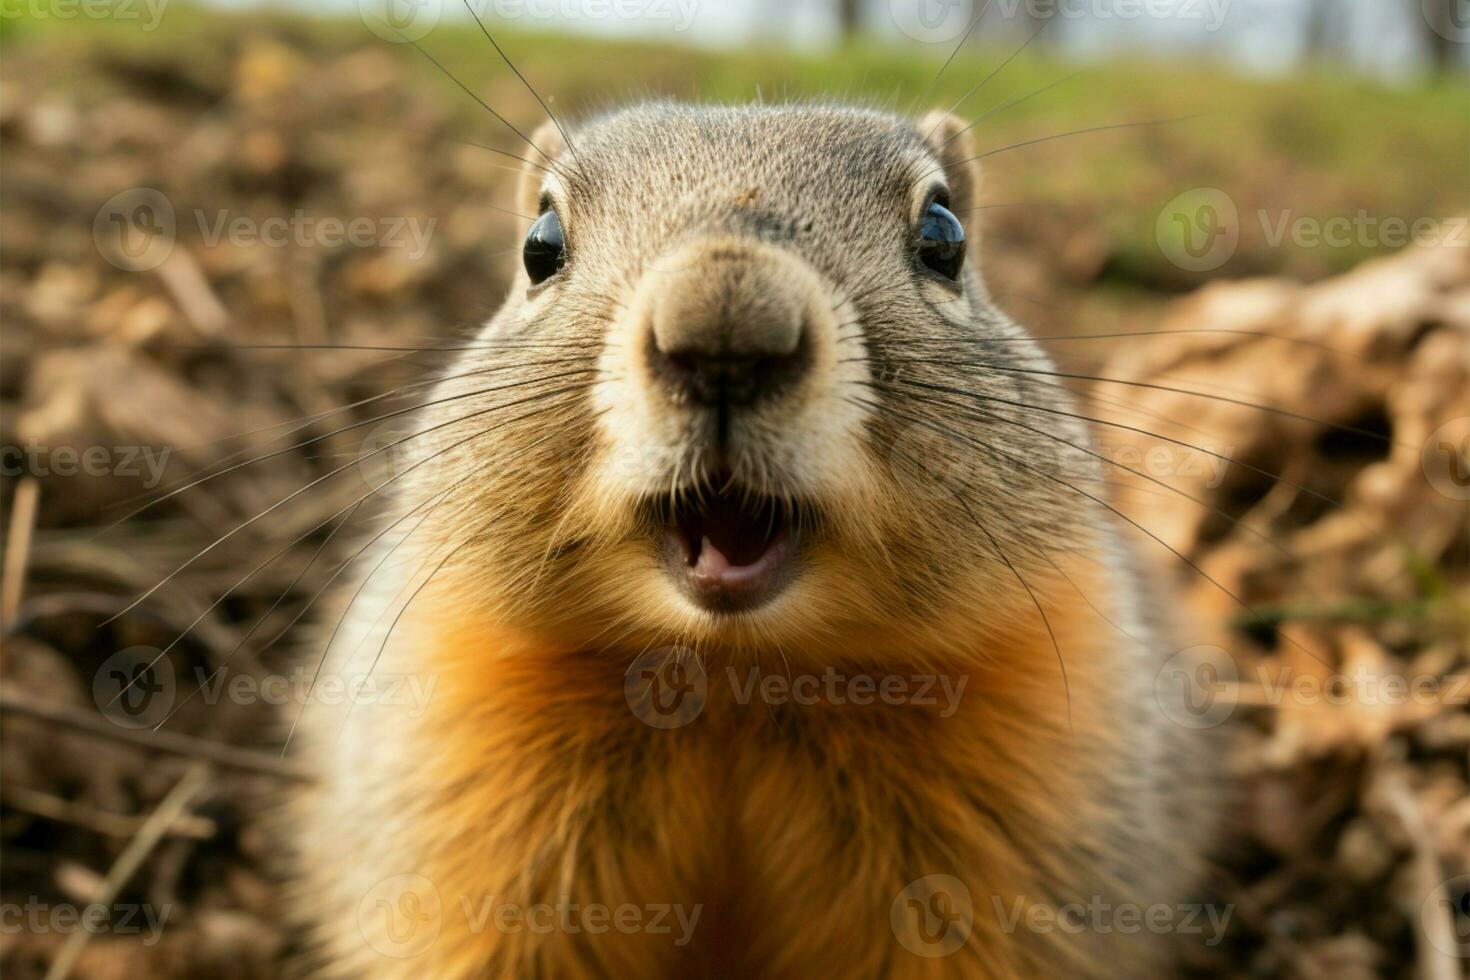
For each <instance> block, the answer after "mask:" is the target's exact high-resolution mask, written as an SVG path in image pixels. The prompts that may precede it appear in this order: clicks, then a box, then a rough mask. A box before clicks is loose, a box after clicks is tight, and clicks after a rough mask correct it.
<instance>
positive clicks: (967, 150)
mask: <svg viewBox="0 0 1470 980" xmlns="http://www.w3.org/2000/svg"><path fill="white" fill-rule="evenodd" d="M969 127H970V124H969V123H967V122H965V121H964V120H963V119H961V118H960V117H959V116H956V115H953V114H951V113H949V112H945V111H944V110H943V109H935V110H934V111H933V112H928V113H925V114H924V117H923V118H922V119H920V120H919V135H920V136H922V137H924V143H925V145H927V146H928V147H929V152H931V153H933V154H934V155H935V156H936V157H938V158H939V162H940V163H941V164H942V165H943V166H944V176H945V179H946V180H948V181H949V190H950V210H951V211H953V212H954V213H955V214H957V215H959V216H960V220H961V221H964V219H965V217H966V216H967V214H968V212H969V211H971V210H972V209H973V208H974V207H975V206H976V205H977V204H978V203H979V202H978V200H977V199H978V198H979V196H980V163H979V161H978V160H976V159H975V157H976V156H977V154H976V153H975V145H974V144H973V143H971V142H970V128H969Z"/></svg>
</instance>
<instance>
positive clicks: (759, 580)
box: [664, 487, 796, 612]
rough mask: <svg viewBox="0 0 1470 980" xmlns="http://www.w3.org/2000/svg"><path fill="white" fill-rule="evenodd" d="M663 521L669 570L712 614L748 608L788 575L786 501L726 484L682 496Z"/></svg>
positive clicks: (791, 539) (792, 540)
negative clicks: (664, 521) (719, 487)
mask: <svg viewBox="0 0 1470 980" xmlns="http://www.w3.org/2000/svg"><path fill="white" fill-rule="evenodd" d="M665 519H666V521H667V523H666V524H665V528H664V539H665V549H666V559H667V561H668V563H669V566H670V571H671V572H672V573H673V574H674V575H675V577H676V578H677V579H679V580H681V582H682V584H683V586H684V588H685V589H686V591H687V592H688V594H689V595H690V597H691V598H692V599H693V600H694V601H695V602H696V603H697V604H699V605H700V606H703V607H704V608H706V609H708V610H710V611H712V612H738V611H741V610H745V609H753V608H755V607H756V606H759V605H760V604H761V603H763V602H766V601H767V600H769V599H771V598H772V597H774V596H775V595H777V594H778V593H779V592H780V591H781V589H782V588H784V587H785V585H786V584H787V582H788V581H789V580H790V578H791V572H792V566H793V564H794V558H795V555H796V528H795V522H794V520H793V513H792V506H791V504H790V503H789V502H784V501H780V500H777V499H775V498H772V497H764V496H760V495H756V494H752V493H750V492H748V491H744V490H742V489H740V488H738V487H727V488H724V489H720V490H715V491H711V492H708V493H705V494H703V495H699V494H689V495H687V496H686V497H685V498H684V499H681V500H680V502H679V503H678V504H676V505H675V506H674V507H673V508H672V512H671V513H667V514H666V515H665Z"/></svg>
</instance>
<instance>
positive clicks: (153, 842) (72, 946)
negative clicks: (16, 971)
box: [46, 762, 209, 980]
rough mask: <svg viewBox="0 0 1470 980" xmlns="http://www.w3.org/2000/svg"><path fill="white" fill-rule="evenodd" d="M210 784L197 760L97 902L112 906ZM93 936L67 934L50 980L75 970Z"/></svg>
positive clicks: (121, 858) (117, 865)
mask: <svg viewBox="0 0 1470 980" xmlns="http://www.w3.org/2000/svg"><path fill="white" fill-rule="evenodd" d="M208 783H209V767H208V766H207V765H205V764H204V763H202V762H198V763H195V764H194V765H193V766H191V767H190V768H189V771H188V772H186V773H184V775H183V778H182V779H180V780H179V781H178V782H177V783H175V784H174V788H173V789H171V790H169V791H168V795H167V796H165V797H164V798H163V802H162V803H159V804H158V809H156V810H154V811H153V813H152V814H150V815H149V817H148V819H147V820H145V821H144V822H143V825H142V826H141V827H139V828H138V833H137V835H136V836H135V837H134V838H133V839H132V840H131V841H129V842H128V846H127V847H125V848H123V852H122V853H121V854H119V855H118V856H117V860H116V861H114V862H113V864H112V868H111V869H110V870H109V871H108V872H107V878H106V880H105V881H103V883H102V890H101V893H100V894H98V896H97V901H96V902H95V903H94V904H97V905H101V906H104V907H107V906H110V905H112V903H113V902H114V901H115V900H116V899H117V896H118V895H119V894H120V893H121V892H122V890H123V888H124V887H125V886H126V885H127V883H128V882H129V881H130V880H131V879H132V877H133V875H134V873H136V872H137V870H138V868H139V867H140V866H141V865H142V864H143V861H144V860H146V859H147V857H148V855H149V854H151V853H152V852H153V848H155V847H157V846H158V842H159V841H161V840H163V835H164V834H166V833H167V832H168V829H169V828H170V827H172V826H173V824H174V821H175V820H178V819H179V818H180V817H182V816H183V815H184V811H185V809H186V808H187V807H188V806H189V804H190V803H191V802H192V801H193V799H194V797H196V796H198V795H199V793H200V791H201V790H203V789H204V787H205V786H206V785H208ZM91 938H92V930H90V929H78V930H76V931H75V932H73V933H72V934H71V935H69V936H67V937H66V943H65V945H63V946H62V947H61V952H60V953H58V954H57V955H56V959H55V960H53V961H52V963H51V969H50V970H48V971H46V980H65V978H66V976H67V975H68V974H69V973H71V968H72V967H73V966H75V965H76V962H77V959H78V958H79V957H80V956H81V955H82V950H84V949H85V948H86V946H87V941H88V940H90V939H91Z"/></svg>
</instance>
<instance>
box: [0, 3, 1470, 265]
mask: <svg viewBox="0 0 1470 980" xmlns="http://www.w3.org/2000/svg"><path fill="white" fill-rule="evenodd" d="M492 26H493V27H494V30H495V31H496V34H497V36H498V38H499V39H500V41H501V42H502V45H503V46H504V47H505V49H506V50H507V51H508V52H510V53H511V55H512V57H514V58H515V59H516V60H517V62H518V64H519V65H520V67H521V68H522V69H523V70H524V71H525V73H526V74H527V75H528V76H529V77H530V78H531V79H532V80H533V81H534V82H535V83H536V85H537V86H538V88H540V89H541V90H542V91H543V92H544V93H546V94H547V95H549V96H550V97H552V99H553V100H554V101H553V105H554V107H555V108H556V109H557V110H558V111H559V112H561V113H563V114H564V115H567V116H570V117H573V118H575V117H577V116H580V115H585V114H588V113H590V112H595V111H597V110H600V109H602V108H605V107H607V106H609V105H613V104H617V103H619V102H623V101H627V100H628V99H633V98H640V97H645V96H648V95H657V96H666V97H675V98H683V99H700V100H712V101H720V102H733V101H747V100H751V99H755V98H757V97H761V98H764V99H766V100H767V101H775V100H782V99H788V98H810V97H817V98H839V99H848V100H855V101H860V102H865V103H873V104H881V105H891V106H896V107H898V108H900V109H906V108H907V107H908V106H909V105H910V104H911V103H912V102H913V101H914V100H915V99H916V98H917V97H918V96H919V95H920V94H921V93H923V92H924V91H925V90H926V88H927V87H928V86H929V83H930V81H931V79H932V78H933V76H934V73H935V71H936V69H937V68H938V65H939V62H940V61H941V60H942V58H943V55H944V53H945V52H943V51H942V50H938V49H932V50H919V49H916V48H913V47H898V46H880V45H876V44H872V45H857V46H853V47H849V48H846V49H844V50H841V51H837V52H832V53H829V54H821V55H795V54H790V53H786V52H782V51H779V50H774V49H772V50H764V51H739V52H733V53H732V52H718V51H708V50H693V49H686V48H680V47H673V46H668V45H661V44H651V43H631V42H616V43H613V42H605V41H596V40H589V39H585V38H575V37H567V36H557V35H545V34H541V35H537V34H529V33H524V32H521V31H518V30H515V29H512V28H510V27H507V26H505V25H492ZM241 35H245V36H250V35H272V36H276V37H279V38H282V39H284V40H285V41H286V42H287V43H289V44H292V45H293V46H299V47H302V48H304V49H306V50H308V51H310V52H314V53H315V55H316V56H318V57H321V56H326V55H329V54H331V53H335V52H342V51H347V50H351V49H356V48H362V47H366V46H376V47H379V48H381V49H384V50H387V51H389V52H390V53H391V54H392V55H393V56H394V57H397V58H401V59H403V61H404V64H405V65H407V66H410V67H409V73H410V74H409V77H410V78H412V79H414V83H413V84H415V85H422V86H424V87H425V90H427V91H437V93H438V97H439V98H442V102H443V104H444V105H445V106H449V107H454V108H453V110H452V111H453V112H454V113H455V114H456V120H457V125H458V126H459V127H460V132H462V133H463V135H464V136H465V137H466V138H472V139H486V138H489V139H501V138H502V137H504V138H503V140H502V142H503V144H504V145H507V146H509V145H511V143H512V142H513V137H508V136H507V135H506V134H505V133H504V131H503V130H501V129H499V127H498V124H496V123H495V122H494V120H492V119H490V118H489V117H488V116H486V114H485V113H484V112H483V111H482V110H481V109H479V107H478V106H476V105H475V104H474V102H472V101H471V100H470V99H469V98H468V97H467V96H466V95H465V94H464V93H463V92H462V91H460V90H459V89H458V88H457V87H456V86H455V84H454V83H453V82H451V81H450V80H448V79H446V78H444V77H443V76H442V75H440V74H439V73H438V72H437V71H436V70H435V69H434V68H433V66H431V65H430V64H428V62H427V61H425V60H424V59H422V58H421V57H419V55H418V54H417V53H415V52H414V51H413V50H412V48H410V47H409V46H407V45H402V44H389V43H387V42H384V41H382V40H380V39H378V38H376V37H375V36H373V35H372V34H371V33H369V32H368V31H367V30H366V29H365V27H364V26H363V25H362V24H361V23H360V22H359V21H358V20H356V19H355V18H341V19H317V18H309V17H304V16H301V15H289V14H279V13H275V14H269V15H259V14H257V15H253V16H247V15H241V14H220V13H214V12H207V11H203V10H200V9H198V8H194V7H190V6H186V5H183V4H179V3H175V4H170V5H169V6H168V7H167V9H166V12H165V15H164V16H163V18H162V21H161V23H160V24H159V26H158V29H157V30H155V31H152V32H144V31H142V30H140V29H139V27H138V25H137V24H135V23H118V22H108V21H95V20H93V21H88V20H81V19H78V20H72V21H66V22H61V21H55V20H49V21H36V20H27V19H5V20H3V21H0V39H3V43H4V46H5V47H6V48H7V49H9V50H10V51H11V52H12V53H13V52H14V51H15V50H16V49H17V47H19V46H25V47H29V46H32V45H37V46H41V47H43V48H49V49H51V50H54V51H65V50H67V49H70V53H71V54H72V55H73V56H76V55H78V54H79V53H87V54H97V53H103V52H105V53H107V54H108V55H109V56H113V57H122V58H139V59H148V58H152V57H157V56H161V55H164V54H170V55H172V54H175V53H177V52H180V51H184V52H187V57H188V58H189V59H191V60H192V61H193V62H195V63H197V65H198V70H200V71H204V72H209V71H228V68H229V64H228V62H229V60H230V59H229V54H228V52H229V50H230V48H231V46H232V45H233V44H234V43H236V42H237V40H238V38H239V37H240V36H241ZM424 45H425V47H426V48H427V49H428V50H430V51H431V52H433V54H434V56H435V57H436V58H437V59H439V60H440V61H441V62H442V63H444V64H445V65H446V66H448V67H449V68H450V69H451V70H452V71H453V72H454V74H455V75H456V77H457V78H458V79H459V80H460V81H462V82H464V83H465V84H466V85H468V86H469V87H470V88H471V89H473V90H474V91H476V92H477V93H481V94H483V95H484V97H485V98H486V99H487V101H490V102H491V103H492V104H494V105H495V106H496V107H497V108H498V109H500V110H501V111H502V112H503V113H504V114H505V115H507V116H508V117H510V118H511V119H513V120H516V121H517V122H519V123H523V124H525V125H528V126H529V125H534V119H535V117H536V107H535V105H534V103H532V102H531V101H530V99H529V97H527V96H526V94H525V92H524V91H523V90H522V89H520V88H519V85H518V83H517V82H516V81H515V79H514V78H513V77H512V76H511V75H510V74H509V72H508V71H506V69H505V68H504V67H503V66H502V65H501V64H500V63H499V61H498V59H497V58H496V57H495V56H494V54H493V52H492V51H491V50H490V48H489V46H488V44H487V43H486V41H485V39H484V38H483V37H482V36H481V35H480V34H479V32H478V30H477V29H476V28H475V27H474V25H473V24H469V23H458V22H445V23H442V24H440V25H439V26H438V27H437V28H436V29H435V30H434V31H433V32H432V33H431V34H430V35H429V37H428V38H427V39H426V40H425V42H424ZM1009 53H1010V52H1008V51H1000V50H986V49H984V48H979V49H977V50H975V51H973V52H966V53H965V54H964V55H962V56H961V57H959V58H957V59H956V60H955V62H954V64H952V65H951V66H950V68H949V70H948V71H947V72H946V73H945V76H944V77H943V78H942V79H941V80H940V82H939V83H938V84H937V85H936V86H934V89H933V92H932V94H931V95H930V96H929V97H928V98H927V100H926V101H927V103H928V104H929V105H930V106H945V107H947V106H950V105H953V104H954V103H956V102H957V101H959V100H960V99H961V97H962V96H963V95H964V94H965V92H966V90H967V89H969V88H971V87H972V86H973V85H974V84H975V83H976V82H977V81H979V80H980V79H982V78H984V77H985V76H986V75H987V74H988V73H989V72H990V71H991V70H992V69H993V68H994V67H995V66H996V65H998V64H999V63H1000V62H1001V61H1002V60H1004V59H1005V57H1007V56H1008V55H1009ZM10 60H13V59H10ZM1077 67H1078V66H1076V65H1072V64H1069V63H1065V62H1062V61H1059V60H1056V59H1054V58H1052V57H1049V56H1048V55H1047V54H1046V53H1044V52H1031V51H1027V52H1025V53H1023V54H1022V55H1021V56H1019V57H1017V58H1016V59H1015V60H1014V61H1013V62H1011V63H1010V64H1009V65H1008V66H1007V67H1006V69H1005V70H1004V71H1003V72H1001V73H1000V74H999V75H998V77H996V78H995V79H994V80H993V81H991V82H990V83H989V84H988V85H986V86H985V87H984V88H983V89H982V90H981V91H979V92H977V93H975V94H973V95H972V96H971V97H969V98H968V99H967V100H965V101H964V102H963V103H962V104H961V105H960V107H959V109H958V110H957V111H958V112H959V113H960V114H962V115H965V116H967V117H969V118H974V117H975V116H976V115H979V114H981V113H985V112H988V111H990V110H992V109H994V108H995V107H998V106H1003V105H1005V104H1006V103H1007V102H1010V101H1011V100H1013V99H1017V98H1020V97H1022V96H1026V95H1028V94H1031V93H1035V92H1037V91H1038V90H1040V89H1043V88H1045V87H1046V86H1048V85H1051V84H1052V83H1054V82H1057V81H1058V80H1059V79H1063V78H1066V77H1067V76H1069V75H1071V74H1072V73H1073V72H1075V71H1076V70H1077ZM4 73H5V69H4V68H3V66H0V74H4ZM609 79H616V80H618V81H616V82H614V83H612V84H611V85H610V84H609V81H608V80H609ZM1158 120H1175V121H1172V122H1166V123H1161V124H1158V125H1149V126H1139V127H1131V128H1119V129H1112V130H1108V131H1104V132H1096V133H1090V134H1084V135H1077V136H1071V137H1066V138H1061V139H1056V140H1051V141H1047V142H1042V143H1038V144H1036V145H1033V146H1029V147H1022V148H1017V149H1014V150H1009V151H1006V152H1000V153H997V154H996V155H994V156H993V157H989V158H988V159H986V160H985V161H984V166H985V169H986V173H987V182H986V187H987V193H986V200H987V202H988V203H1013V202H1028V204H1034V205H1036V207H1035V208H1032V207H1027V208H1018V209H1004V210H998V211H995V212H990V213H989V214H988V215H987V218H988V219H989V220H992V221H993V222H995V223H997V224H999V225H1002V226H1003V227H1005V228H1007V229H1009V230H1010V231H1012V232H1013V233H1014V234H1016V235H1019V236H1022V237H1024V236H1025V235H1026V233H1027V230H1028V227H1029V225H1030V223H1031V222H1032V220H1033V219H1035V220H1037V221H1039V220H1041V219H1040V218H1038V217H1037V215H1038V214H1039V213H1040V212H1041V211H1047V212H1048V213H1049V220H1050V221H1051V222H1052V223H1053V224H1056V223H1057V222H1061V226H1062V227H1063V229H1065V227H1066V221H1068V220H1071V221H1075V222H1076V223H1077V225H1076V226H1077V227H1090V228H1094V229H1102V230H1103V232H1104V233H1105V234H1106V236H1107V239H1108V240H1109V243H1110V248H1111V257H1110V259H1109V262H1108V266H1107V271H1106V278H1108V279H1110V280H1112V281H1114V282H1116V283H1122V284H1126V285H1127V286H1129V287H1130V288H1132V287H1138V286H1142V287H1145V288H1164V289H1170V290H1173V289H1179V288H1184V287H1187V286H1191V285H1194V284H1197V283H1199V282H1201V281H1204V280H1205V279H1206V278H1209V275H1206V274H1197V273H1188V272H1184V271H1183V270H1180V269H1178V268H1177V267H1175V266H1174V265H1173V264H1171V263H1170V262H1168V261H1167V259H1166V258H1165V257H1164V255H1163V253H1162V251H1161V249H1160V246H1159V242H1158V239H1157V233H1156V222H1157V220H1158V217H1159V214H1160V210H1161V208H1163V206H1164V205H1165V204H1166V203H1167V202H1169V201H1170V200H1172V199H1174V198H1175V197H1177V196H1178V195H1180V194H1181V193H1183V192H1185V191H1189V190H1191V189H1195V188H1201V187H1213V188H1218V189H1220V190H1223V191H1224V192H1225V193H1226V194H1227V195H1229V197H1230V198H1231V200H1232V201H1233V202H1234V204H1235V206H1236V208H1237V210H1238V212H1239V214H1240V218H1241V241H1240V246H1239V249H1238V251H1237V252H1236V254H1235V256H1234V258H1232V259H1231V261H1230V262H1229V263H1228V264H1227V265H1225V266H1224V267H1223V268H1222V269H1219V270H1215V271H1213V272H1212V273H1211V275H1244V274H1258V273H1277V272H1280V273H1287V274H1291V275H1296V276H1300V277H1304V278H1316V277H1320V276H1323V275H1327V274H1331V273H1336V272H1340V271H1343V270H1345V269H1347V268H1350V267H1351V266H1353V265H1355V264H1357V263H1358V262H1359V261H1361V260H1362V259H1363V258H1365V257H1367V256H1369V255H1372V254H1376V253H1381V252H1385V251H1388V250H1389V249H1387V248H1385V247H1383V246H1381V245H1378V246H1375V244H1374V242H1373V241H1372V240H1370V239H1364V240H1355V241H1354V242H1352V243H1351V244H1349V245H1348V246H1346V247H1332V246H1327V245H1319V246H1315V247H1313V246H1307V247H1304V246H1302V245H1299V244H1294V243H1292V242H1290V241H1288V242H1287V243H1285V244H1283V245H1281V246H1279V247H1273V246H1272V245H1271V244H1270V242H1269V241H1268V240H1267V235H1266V228H1267V227H1268V226H1273V225H1275V224H1277V223H1278V222H1280V221H1281V220H1283V218H1291V219H1295V218H1298V217H1300V218H1309V219H1319V220H1322V219H1327V218H1331V217H1334V216H1354V215H1357V214H1358V213H1359V212H1360V211H1366V212H1367V214H1368V215H1369V216H1370V217H1372V218H1377V219H1383V218H1402V219H1405V220H1408V221H1413V220H1415V219H1419V218H1434V219H1443V218H1448V217H1451V216H1454V215H1458V214H1462V213H1465V212H1467V211H1470V85H1467V84H1466V82H1465V81H1464V80H1463V79H1461V78H1458V77H1448V76H1446V77H1441V78H1440V79H1438V80H1435V81H1424V82H1421V83H1417V84H1412V85H1408V86H1402V87H1390V86H1387V85H1382V84H1378V83H1375V82H1371V81H1368V80H1365V79H1362V78H1359V77H1354V76H1351V75H1348V74H1345V73H1330V72H1327V71H1324V70H1318V71H1314V72H1311V73H1307V74H1302V75H1298V76H1295V77H1291V78H1287V79H1280V80H1259V79H1248V78H1242V77H1239V76H1237V75H1234V74H1232V73H1231V72H1229V71H1228V70H1226V69H1224V68H1221V67H1219V66H1215V65H1211V64H1208V63H1201V62H1199V61H1197V60H1194V61H1190V62H1188V63H1182V62H1178V63H1150V62H1146V61H1140V60H1133V61H1129V62H1116V63H1107V64H1101V65H1095V66H1091V67H1088V68H1086V69H1085V70H1084V72H1083V73H1082V74H1081V75H1079V76H1077V77H1075V78H1072V79H1071V80H1069V81H1066V82H1064V83H1062V84H1060V85H1057V86H1056V87H1055V88H1051V89H1049V90H1047V91H1044V92H1041V93H1040V94H1038V95H1035V97H1033V98H1030V99H1028V100H1026V101H1024V102H1021V103H1019V104H1017V105H1014V106H1012V107H1010V108H1008V109H1004V110H1002V111H998V112H996V113H995V114H994V115H993V116H990V117H988V118H986V119H985V120H983V121H982V122H981V123H980V124H979V125H978V126H977V127H976V129H975V131H974V136H975V144H976V147H977V150H978V151H979V152H985V151H990V150H995V149H997V148H1001V147H1006V146H1009V145H1011V144H1013V143H1018V142H1023V141H1027V140H1033V139H1036V138H1038V137H1046V136H1050V135H1053V134H1061V133H1068V132H1072V131H1074V130H1079V129H1086V128H1090V127H1098V126H1110V125H1114V124H1119V123H1136V122H1154V121H1158ZM1069 216H1070V217H1069Z"/></svg>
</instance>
